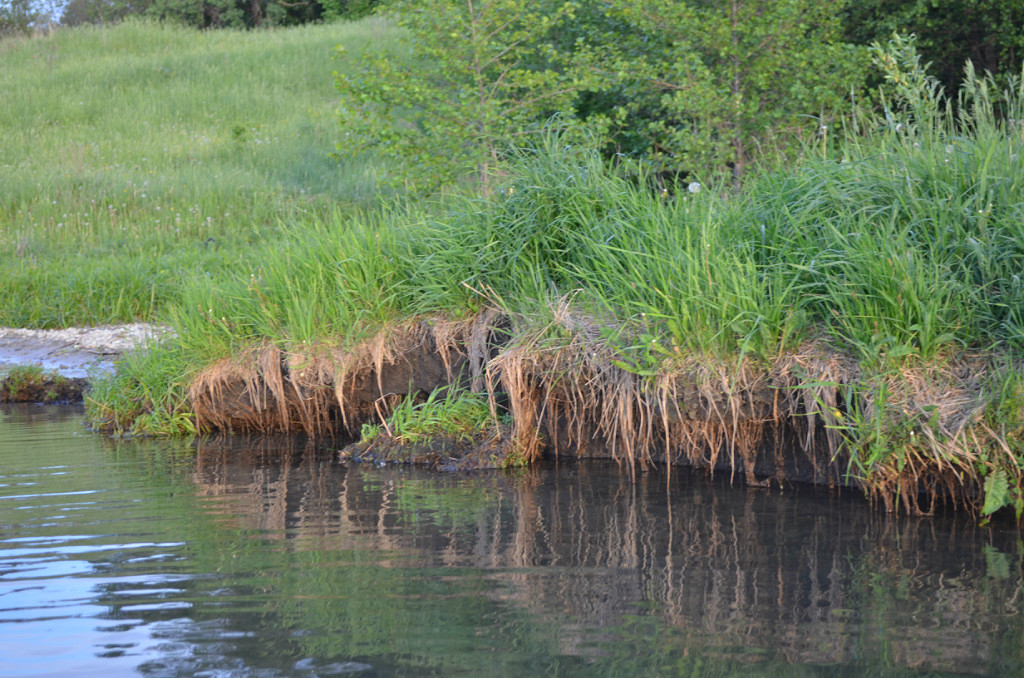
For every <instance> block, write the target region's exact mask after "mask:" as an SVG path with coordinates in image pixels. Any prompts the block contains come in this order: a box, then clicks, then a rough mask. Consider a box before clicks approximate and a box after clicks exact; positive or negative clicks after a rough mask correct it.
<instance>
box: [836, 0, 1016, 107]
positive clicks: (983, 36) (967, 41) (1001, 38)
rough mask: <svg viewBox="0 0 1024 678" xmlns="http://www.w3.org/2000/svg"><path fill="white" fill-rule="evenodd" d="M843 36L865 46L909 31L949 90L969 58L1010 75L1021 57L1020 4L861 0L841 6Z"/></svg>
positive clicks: (1002, 1) (972, 0) (980, 66)
mask: <svg viewBox="0 0 1024 678" xmlns="http://www.w3.org/2000/svg"><path fill="white" fill-rule="evenodd" d="M843 25H844V34H845V36H846V39H847V40H849V41H850V42H853V43H856V44H861V45H866V44H870V43H871V42H874V41H879V40H886V39H888V38H889V36H891V35H892V34H893V33H894V32H899V33H903V34H914V35H917V37H918V49H919V50H920V53H921V56H922V59H923V60H924V61H925V62H926V63H930V64H931V71H932V73H933V74H934V75H935V76H936V77H937V78H938V80H939V82H940V83H941V84H942V85H943V87H945V89H946V90H947V91H949V92H953V91H955V90H956V88H957V87H958V86H959V84H960V82H961V80H962V79H963V69H964V64H965V63H966V62H967V61H968V60H970V61H971V62H973V64H974V68H975V69H977V70H978V71H979V72H981V73H984V72H986V71H989V72H992V73H994V74H1003V75H1006V74H1012V73H1014V72H1015V71H1016V70H1017V69H1019V67H1020V63H1021V58H1022V57H1024V33H1022V32H1021V26H1024V4H1022V3H1020V2H1019V1H1018V0H943V2H934V1H933V0H910V1H907V0H861V1H859V2H851V3H848V4H847V5H846V6H845V7H844V15H843Z"/></svg>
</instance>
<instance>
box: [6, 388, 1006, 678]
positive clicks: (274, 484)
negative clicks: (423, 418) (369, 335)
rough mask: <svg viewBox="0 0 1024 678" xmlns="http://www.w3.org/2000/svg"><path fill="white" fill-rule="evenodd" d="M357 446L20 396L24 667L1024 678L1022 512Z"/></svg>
mask: <svg viewBox="0 0 1024 678" xmlns="http://www.w3.org/2000/svg"><path fill="white" fill-rule="evenodd" d="M334 457H335V455H334V454H333V453H332V451H331V449H330V445H325V444H314V443H311V442H308V441H305V440H301V439H295V438H245V437H234V438H221V439H214V440H203V441H200V442H198V443H185V442H182V441H159V440H128V441H114V440H111V439H108V438H105V437H102V436H99V435H95V434H91V433H89V432H87V431H86V430H85V429H84V428H83V426H82V414H81V411H80V410H79V409H76V408H72V407H54V406H49V407H35V406H8V407H5V408H3V409H0V675H4V676H92V675H96V676H104V677H107V678H109V677H111V676H119V675H131V674H142V675H146V676H328V675H343V676H359V677H369V676H376V677H384V676H517V677H520V676H587V677H594V676H702V677H703V676H815V677H819V676H862V675H870V676H947V675H991V676H1016V675H1024V618H1022V610H1021V608H1022V606H1024V566H1022V557H1021V554H1022V550H1024V547H1022V543H1021V540H1020V537H1019V536H1018V532H1017V530H1016V528H1014V527H1013V526H1012V525H1008V524H997V525H995V526H993V527H988V528H979V527H977V526H976V525H975V523H974V521H972V520H970V519H969V518H968V517H966V516H958V515H952V514H950V515H943V516H939V517H936V518H923V519H922V518H915V519H912V518H905V517H899V518H894V517H891V516H887V515H885V514H883V513H881V512H879V511H877V510H875V509H872V508H871V507H870V506H869V505H868V504H867V502H866V501H865V500H864V499H863V498H862V497H859V496H857V495H856V494H855V493H852V492H846V493H844V494H841V495H836V494H830V493H829V492H828V491H825V490H819V489H814V488H807V487H791V488H787V489H786V490H785V491H780V490H778V489H774V490H771V491H765V490H750V491H748V490H746V489H745V488H743V487H740V486H739V484H738V483H737V486H730V484H729V482H728V481H729V479H728V478H715V479H708V478H706V477H705V476H703V475H695V474H691V473H685V472H682V471H679V470H673V472H672V473H671V475H667V474H666V473H665V472H664V471H663V470H655V471H652V472H649V473H637V474H636V476H635V478H632V479H631V478H630V476H629V474H628V473H626V472H625V470H624V469H619V468H618V467H617V466H615V465H614V464H609V463H564V462H563V463H561V464H554V463H546V464H542V465H538V466H536V467H533V468H530V469H526V470H520V471H516V472H499V471H492V472H486V473H477V474H466V475H458V474H448V475H445V474H434V473H428V472H423V471H418V470H416V469H410V468H395V467H387V468H376V467H372V466H344V465H341V464H339V463H337V462H336V461H334Z"/></svg>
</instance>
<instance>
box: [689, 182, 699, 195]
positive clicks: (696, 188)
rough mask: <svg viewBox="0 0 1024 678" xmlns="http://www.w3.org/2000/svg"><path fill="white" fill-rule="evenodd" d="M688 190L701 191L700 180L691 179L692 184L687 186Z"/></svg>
mask: <svg viewBox="0 0 1024 678" xmlns="http://www.w3.org/2000/svg"><path fill="white" fill-rule="evenodd" d="M686 190H687V191H689V192H690V193H700V182H697V181H691V182H690V185H689V186H687V187H686Z"/></svg>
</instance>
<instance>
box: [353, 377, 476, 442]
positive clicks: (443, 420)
mask: <svg viewBox="0 0 1024 678" xmlns="http://www.w3.org/2000/svg"><path fill="white" fill-rule="evenodd" d="M493 423H494V419H493V417H492V416H491V409H490V405H489V404H488V402H487V397H486V396H485V395H484V394H481V393H468V392H465V391H456V390H455V389H454V388H451V387H442V388H438V389H435V390H434V391H432V392H431V393H430V395H429V396H427V399H426V400H425V401H423V402H421V403H417V402H416V396H415V395H410V396H408V397H406V398H405V399H403V400H402V401H401V402H400V403H398V405H396V406H395V408H394V410H392V412H391V416H390V417H388V418H387V420H386V421H385V422H384V423H383V424H382V425H381V426H374V425H372V424H364V425H363V428H362V441H363V442H370V441H371V440H374V439H375V438H376V437H377V436H379V435H380V433H381V430H382V429H383V430H384V431H385V432H386V433H387V435H388V436H389V437H390V438H392V439H393V440H395V441H397V442H400V443H418V442H421V441H425V440H429V439H431V438H437V437H453V438H456V439H457V440H459V441H466V442H468V441H472V440H473V438H474V437H475V436H479V435H481V434H483V433H484V432H485V431H486V430H487V429H488V427H490V426H491V425H492V424H493Z"/></svg>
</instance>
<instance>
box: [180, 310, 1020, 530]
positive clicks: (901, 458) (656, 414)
mask: <svg viewBox="0 0 1024 678" xmlns="http://www.w3.org/2000/svg"><path fill="white" fill-rule="evenodd" d="M514 324H515V323H514V321H513V320H512V319H510V318H508V317H506V316H504V315H503V314H502V313H500V312H499V311H497V310H494V309H486V310H484V311H481V312H480V313H478V314H477V315H475V316H473V317H470V318H466V319H459V320H453V319H450V318H431V319H417V320H414V321H409V322H405V323H401V324H395V325H392V326H388V327H385V328H383V329H382V330H381V331H380V332H378V333H377V334H376V335H375V336H374V337H372V338H371V339H369V340H367V341H365V342H363V343H361V344H359V345H357V346H354V347H351V348H349V349H345V350H341V349H338V348H333V347H329V346H326V345H318V346H303V347H301V348H295V347H292V348H291V349H290V350H285V349H283V348H281V347H279V346H277V345H274V344H271V343H263V344H260V345H258V346H253V347H250V348H249V349H248V350H246V351H243V352H242V353H240V354H239V355H237V356H235V357H234V358H232V359H229V360H222V361H220V362H217V363H215V364H213V365H211V366H210V367H209V368H207V369H206V370H205V371H203V372H202V373H201V374H200V375H199V376H198V377H197V378H196V379H195V381H194V382H193V383H192V385H191V388H190V390H189V395H190V397H191V401H192V407H193V410H194V412H195V413H196V416H197V420H198V425H199V427H200V429H201V430H203V431H210V430H232V431H259V432H269V431H286V432H287V431H302V432H305V433H307V434H311V435H322V434H335V433H337V432H338V431H340V430H345V431H348V432H349V433H354V432H355V431H357V430H358V427H359V426H360V425H362V424H363V423H364V422H367V421H371V420H377V421H380V422H383V420H384V419H385V418H386V417H387V416H388V415H389V414H390V411H391V407H392V406H393V405H394V404H395V403H396V402H398V401H399V400H401V399H402V398H404V397H406V396H409V395H413V396H417V395H419V396H425V395H426V394H428V393H429V392H430V391H432V390H434V389H436V388H438V387H440V386H444V385H448V384H453V383H456V384H460V385H461V386H462V387H465V388H469V389H471V390H473V391H474V392H481V391H484V390H486V391H487V393H488V395H489V398H490V403H491V409H492V413H494V414H495V415H497V413H498V409H499V407H507V409H508V410H509V411H510V413H511V415H512V420H513V431H512V445H513V447H514V449H515V450H516V454H517V455H519V456H520V457H522V458H523V459H525V460H528V461H529V460H534V459H537V458H539V457H540V456H541V454H542V453H543V452H544V451H545V450H548V451H551V452H553V453H554V454H566V453H573V452H574V453H575V454H577V455H581V456H582V455H585V454H590V453H591V452H592V451H593V450H594V448H597V447H599V448H601V454H609V455H610V456H611V457H612V458H614V459H616V460H618V461H619V462H622V463H625V464H628V466H629V469H630V470H631V471H632V469H633V468H634V467H635V466H637V465H638V466H640V467H641V468H643V467H646V466H648V465H649V464H651V463H652V462H657V461H664V462H668V463H669V464H671V463H674V462H685V463H688V464H691V465H693V466H696V467H699V468H705V469H708V470H709V472H714V471H715V470H716V469H717V470H722V469H724V470H727V471H729V472H730V473H732V474H735V473H736V472H737V471H742V473H743V475H744V477H745V480H746V482H747V483H748V484H750V485H755V486H756V485H764V484H767V482H769V480H770V479H772V478H774V479H776V480H778V481H779V482H782V481H784V480H787V479H788V474H790V473H791V471H792V468H793V464H794V463H797V462H794V460H793V457H792V456H791V457H789V458H788V459H787V458H785V455H784V452H785V450H784V447H785V446H784V445H783V444H782V432H785V431H789V432H790V434H789V435H791V436H792V435H793V434H794V433H795V435H796V437H797V440H798V442H799V448H800V453H802V454H803V455H804V460H803V461H802V462H799V463H801V464H804V465H805V466H807V467H809V468H811V469H812V472H811V474H810V477H813V479H814V480H815V482H824V483H827V484H829V485H844V484H850V483H851V482H852V483H854V484H856V485H858V486H860V487H861V488H862V489H863V490H864V491H865V492H867V493H868V494H869V495H870V496H871V497H872V498H873V499H874V500H876V501H878V502H880V503H881V504H882V505H884V507H885V508H886V509H887V510H888V511H896V510H898V509H900V508H902V509H903V510H905V511H906V512H908V513H911V514H927V513H931V512H932V511H934V509H935V504H936V501H937V499H938V498H940V497H945V498H947V499H951V500H952V501H954V502H957V503H958V504H960V505H964V506H971V507H975V508H977V504H978V501H979V498H980V497H981V496H982V492H981V484H982V475H983V474H982V473H979V469H981V470H984V468H985V465H986V464H988V465H989V466H990V467H992V468H995V466H994V465H998V466H1000V467H1006V466H1007V463H1006V462H1009V461H1012V460H1013V459H1014V455H1013V451H1012V450H1011V449H1010V447H1009V446H1008V444H1007V442H1006V440H1005V438H1006V436H1005V433H1004V432H999V431H994V430H992V429H991V428H990V427H989V426H988V425H986V424H985V422H984V420H983V418H982V416H981V415H982V413H983V411H984V409H985V407H986V402H987V401H986V394H985V384H986V381H985V380H986V378H987V375H990V374H991V370H992V367H991V364H989V363H985V362H983V361H981V360H980V359H969V358H963V359H959V360H952V359H948V360H946V361H945V362H944V363H942V364H939V365H928V366H920V367H914V368H904V369H901V370H899V371H891V372H889V373H886V374H884V375H882V376H879V375H866V374H864V373H863V371H862V369H861V367H860V365H859V364H858V362H857V361H856V360H854V359H852V358H851V357H850V356H849V355H847V354H845V353H844V352H842V351H840V350H838V349H836V348H835V347H834V346H832V345H830V344H829V342H827V341H826V340H825V339H823V338H821V337H817V338H814V339H811V340H808V341H807V342H805V343H804V344H803V345H802V346H800V347H799V348H798V349H797V350H796V351H792V352H789V353H787V354H785V355H781V356H779V357H778V358H777V359H775V360H774V361H771V362H770V363H768V364H766V363H764V362H763V361H761V362H755V361H753V360H750V359H741V360H739V361H734V362H725V361H723V360H721V359H715V358H713V357H709V356H693V355H690V356H685V357H683V356H679V357H672V356H670V357H666V358H665V360H664V362H663V364H662V366H661V369H660V370H659V372H658V373H657V374H656V375H654V376H641V375H638V374H636V373H634V372H631V371H629V370H627V369H624V368H623V367H621V365H623V364H624V363H623V358H624V356H622V355H621V354H620V353H619V351H618V349H616V348H615V347H614V346H613V345H612V344H611V343H610V342H609V341H607V340H606V339H605V338H604V336H605V334H606V333H603V332H602V330H604V329H606V328H604V327H602V325H601V323H600V322H599V321H598V320H597V319H595V318H593V317H591V316H588V315H586V314H584V313H580V312H578V311H575V310H574V309H573V308H572V306H571V303H570V300H568V299H566V300H562V301H561V302H559V303H558V304H556V305H555V307H554V308H553V309H552V320H551V323H550V324H549V325H548V326H546V327H539V328H538V327H533V328H532V329H531V330H523V329H522V328H521V327H520V328H517V331H515V332H513V331H511V330H510V329H509V328H510V327H512V326H513V325H514ZM522 326H523V327H526V326H527V324H526V323H525V322H523V323H522ZM879 394H884V397H883V396H879ZM872 430H878V431H884V432H885V433H886V436H888V437H887V438H886V441H887V442H886V444H888V445H889V446H890V447H889V449H883V448H882V447H884V446H882V447H872V444H873V438H872V436H871V431H872ZM901 431H903V432H905V433H906V436H905V439H902V438H900V432H901ZM893 432H895V433H893ZM893 446H895V447H893ZM785 454H790V455H792V454H794V452H791V451H790V452H785ZM851 460H852V461H851ZM1009 467H1010V468H1019V466H1017V465H1016V464H1015V462H1014V463H1012V464H1009ZM1021 480H1022V478H1021V474H1020V472H1019V471H1018V472H1017V476H1016V477H1015V478H1011V481H1012V482H1014V483H1016V486H1018V487H1019V485H1020V483H1021ZM922 496H923V497H925V498H927V503H928V505H927V506H925V505H922V502H921V498H922Z"/></svg>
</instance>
